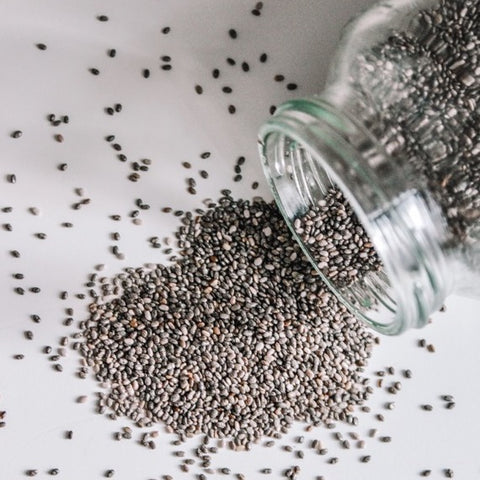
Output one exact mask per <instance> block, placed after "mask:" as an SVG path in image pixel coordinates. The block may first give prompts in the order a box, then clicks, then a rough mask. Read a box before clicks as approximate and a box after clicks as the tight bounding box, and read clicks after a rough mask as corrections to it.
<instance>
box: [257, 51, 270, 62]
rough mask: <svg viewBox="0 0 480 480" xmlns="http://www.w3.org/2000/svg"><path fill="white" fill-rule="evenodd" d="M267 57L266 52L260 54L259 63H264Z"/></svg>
mask: <svg viewBox="0 0 480 480" xmlns="http://www.w3.org/2000/svg"><path fill="white" fill-rule="evenodd" d="M267 58H268V56H267V54H266V53H262V54H261V55H260V58H259V60H260V62H261V63H265V62H266V61H267Z"/></svg>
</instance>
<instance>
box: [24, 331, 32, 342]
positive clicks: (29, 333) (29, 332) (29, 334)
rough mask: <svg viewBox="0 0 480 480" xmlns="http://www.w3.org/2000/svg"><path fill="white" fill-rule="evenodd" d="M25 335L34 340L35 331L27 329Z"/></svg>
mask: <svg viewBox="0 0 480 480" xmlns="http://www.w3.org/2000/svg"><path fill="white" fill-rule="evenodd" d="M24 335H25V338H26V339H27V340H33V332H32V331H31V330H25V332H24Z"/></svg>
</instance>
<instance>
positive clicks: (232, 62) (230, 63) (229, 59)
mask: <svg viewBox="0 0 480 480" xmlns="http://www.w3.org/2000/svg"><path fill="white" fill-rule="evenodd" d="M227 63H228V64H229V65H232V66H233V65H235V64H236V63H237V62H236V61H235V60H234V59H233V58H232V57H227Z"/></svg>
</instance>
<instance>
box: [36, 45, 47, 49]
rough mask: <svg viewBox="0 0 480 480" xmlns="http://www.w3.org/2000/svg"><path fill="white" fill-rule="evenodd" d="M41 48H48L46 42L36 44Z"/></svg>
mask: <svg viewBox="0 0 480 480" xmlns="http://www.w3.org/2000/svg"><path fill="white" fill-rule="evenodd" d="M35 46H36V47H37V48H38V49H39V50H46V49H47V46H46V45H45V44H44V43H37V44H36V45H35Z"/></svg>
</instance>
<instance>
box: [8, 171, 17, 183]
mask: <svg viewBox="0 0 480 480" xmlns="http://www.w3.org/2000/svg"><path fill="white" fill-rule="evenodd" d="M7 179H8V181H9V182H10V183H17V176H16V175H15V174H13V173H12V174H10V175H7Z"/></svg>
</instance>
